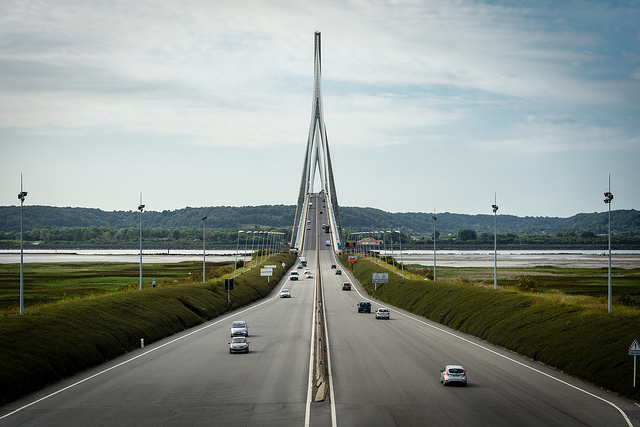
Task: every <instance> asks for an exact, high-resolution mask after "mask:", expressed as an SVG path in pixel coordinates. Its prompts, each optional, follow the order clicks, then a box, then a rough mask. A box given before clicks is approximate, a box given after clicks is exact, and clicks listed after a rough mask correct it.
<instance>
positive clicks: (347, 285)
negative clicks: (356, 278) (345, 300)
mask: <svg viewBox="0 0 640 427" xmlns="http://www.w3.org/2000/svg"><path fill="white" fill-rule="evenodd" d="M342 290H343V291H350V290H351V283H349V282H344V283H343V284H342Z"/></svg>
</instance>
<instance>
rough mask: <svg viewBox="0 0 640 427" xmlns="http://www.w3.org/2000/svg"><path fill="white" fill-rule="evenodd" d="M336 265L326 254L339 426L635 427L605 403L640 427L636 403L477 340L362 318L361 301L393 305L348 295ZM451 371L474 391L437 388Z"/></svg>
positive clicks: (397, 314)
mask: <svg viewBox="0 0 640 427" xmlns="http://www.w3.org/2000/svg"><path fill="white" fill-rule="evenodd" d="M332 263H335V261H334V258H333V255H332V254H331V253H330V252H329V251H322V250H321V264H322V265H323V268H322V274H323V284H324V299H325V310H326V313H327V314H326V315H327V327H328V330H329V343H330V346H331V364H332V379H333V384H334V394H335V400H336V411H337V424H338V425H363V424H369V423H375V424H377V425H445V426H463V425H464V426H467V425H483V426H486V425H492V426H496V425H504V426H513V425H519V426H520V425H522V426H528V425H530V426H540V425H545V426H567V425H587V426H603V425H607V426H615V425H619V426H625V425H629V424H628V422H627V420H626V419H625V415H622V414H621V413H620V412H619V411H618V409H616V408H615V407H613V406H612V405H610V404H609V403H606V402H604V401H602V400H600V399H599V398H598V397H601V398H604V399H606V400H608V401H609V402H612V403H614V404H615V405H617V406H618V407H619V408H621V409H622V410H623V411H625V413H627V414H633V415H635V418H636V421H635V424H633V425H640V423H638V422H637V418H638V416H640V408H638V407H637V406H635V405H634V404H632V403H630V402H628V401H626V400H624V399H620V398H618V397H616V396H613V395H611V394H609V393H606V392H604V391H602V390H599V389H598V388H596V387H593V386H591V385H588V384H585V383H584V382H582V381H579V380H576V379H574V378H571V377H568V376H566V375H563V374H561V373H559V372H556V371H555V370H553V369H549V368H547V367H544V366H541V365H539V364H537V363H535V362H531V361H529V360H527V359H525V358H523V357H520V356H518V355H514V354H513V353H510V352H507V351H504V350H502V349H500V348H497V347H493V346H490V345H488V344H486V343H483V342H481V341H480V340H477V339H475V338H473V337H469V336H466V335H464V334H461V333H459V332H456V331H453V330H450V329H448V328H445V327H443V326H442V325H439V324H435V323H433V322H429V321H426V320H425V319H423V318H419V317H417V316H414V315H412V314H410V313H406V312H403V311H401V310H398V309H396V308H394V307H390V308H391V310H392V313H391V320H389V321H387V320H376V319H375V317H374V315H373V314H366V313H360V314H359V313H357V310H356V303H357V302H358V301H360V300H362V299H366V300H371V301H372V302H373V304H372V305H373V309H374V310H375V309H376V308H377V307H379V306H387V305H384V304H381V303H378V302H376V301H375V300H373V299H371V298H369V297H367V296H366V294H365V293H364V291H363V290H362V288H361V287H360V286H359V285H356V286H355V289H356V290H354V291H350V292H349V291H342V290H341V286H340V285H341V283H342V282H343V281H345V279H347V276H336V275H335V274H334V272H333V271H331V269H327V268H326V267H324V265H330V264H332ZM349 281H352V282H353V280H349ZM387 307H389V306H387ZM452 363H456V364H462V365H463V366H464V367H465V369H466V370H467V373H468V376H469V386H468V387H466V388H465V387H444V386H442V385H441V384H440V382H439V371H440V369H442V368H443V367H444V365H445V364H452ZM551 377H553V378H558V379H560V380H561V381H563V382H565V383H566V384H565V383H562V382H559V381H557V380H555V379H553V378H551ZM572 386H575V387H578V388H579V389H580V390H578V389H576V388H573V387H572ZM582 390H584V391H582ZM585 392H587V393H590V394H591V395H589V394H587V393H585Z"/></svg>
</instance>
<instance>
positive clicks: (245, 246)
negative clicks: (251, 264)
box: [242, 230, 252, 273]
mask: <svg viewBox="0 0 640 427" xmlns="http://www.w3.org/2000/svg"><path fill="white" fill-rule="evenodd" d="M249 233H252V231H250V230H248V231H247V234H245V235H244V252H242V272H243V273H244V266H245V264H246V263H247V241H248V240H249Z"/></svg>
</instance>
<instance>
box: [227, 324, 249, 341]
mask: <svg viewBox="0 0 640 427" xmlns="http://www.w3.org/2000/svg"><path fill="white" fill-rule="evenodd" d="M229 329H231V338H233V337H237V336H243V337H248V336H249V325H247V322H245V321H244V320H236V321H235V322H233V323H232V324H231V326H229Z"/></svg>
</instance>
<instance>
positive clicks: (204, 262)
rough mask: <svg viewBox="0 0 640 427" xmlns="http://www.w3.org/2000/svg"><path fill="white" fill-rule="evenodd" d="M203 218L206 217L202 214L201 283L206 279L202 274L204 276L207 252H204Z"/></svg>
mask: <svg viewBox="0 0 640 427" xmlns="http://www.w3.org/2000/svg"><path fill="white" fill-rule="evenodd" d="M205 219H207V217H206V216H203V217H202V283H205V282H206V279H205V277H204V276H205V265H206V262H207V258H206V256H207V253H206V250H205V248H206V246H205V241H206V236H205V235H204V221H205Z"/></svg>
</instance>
